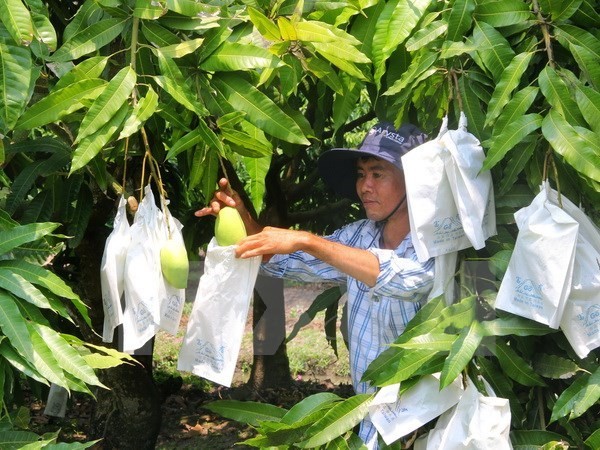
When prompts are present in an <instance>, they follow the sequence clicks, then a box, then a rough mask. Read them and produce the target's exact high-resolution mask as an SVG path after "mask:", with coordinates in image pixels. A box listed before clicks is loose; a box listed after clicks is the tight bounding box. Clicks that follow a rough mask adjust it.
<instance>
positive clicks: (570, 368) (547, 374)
mask: <svg viewBox="0 0 600 450" xmlns="http://www.w3.org/2000/svg"><path fill="white" fill-rule="evenodd" d="M533 369H534V370H535V371H536V372H537V373H539V374H540V375H541V376H543V377H544V378H553V379H563V380H564V379H566V378H571V377H572V376H574V375H575V374H576V373H577V371H579V370H580V369H579V366H578V365H577V364H576V363H575V361H573V360H572V359H568V358H564V357H562V356H558V355H549V354H547V353H542V354H538V355H537V357H536V358H535V360H534V361H533Z"/></svg>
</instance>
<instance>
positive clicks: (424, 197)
mask: <svg viewBox="0 0 600 450" xmlns="http://www.w3.org/2000/svg"><path fill="white" fill-rule="evenodd" d="M447 131H448V119H447V118H446V117H445V118H444V120H443V122H442V126H441V127H440V132H439V134H438V136H437V137H436V138H435V139H432V140H430V141H428V142H425V143H424V144H421V145H419V146H418V147H416V148H414V149H413V150H411V151H410V152H408V153H406V154H405V155H404V156H402V166H403V168H404V177H405V183H406V199H407V203H408V213H409V221H410V232H411V235H412V241H413V245H414V247H415V252H416V253H417V257H418V258H419V261H421V262H424V261H427V260H428V259H429V258H431V257H434V256H439V255H443V254H445V253H450V252H455V251H458V250H462V249H463V248H467V247H469V245H470V242H469V240H468V238H467V237H466V235H465V232H464V230H463V228H462V225H461V223H460V216H459V214H458V209H457V208H456V204H455V203H454V198H453V197H452V189H451V187H450V183H449V181H448V176H447V175H446V170H445V167H446V165H447V164H448V159H449V158H450V154H449V152H448V151H447V150H446V148H445V147H444V144H443V143H442V141H441V138H442V136H443V135H444V134H445V133H446V132H447Z"/></svg>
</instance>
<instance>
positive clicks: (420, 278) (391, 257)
mask: <svg viewBox="0 0 600 450" xmlns="http://www.w3.org/2000/svg"><path fill="white" fill-rule="evenodd" d="M369 251H370V252H371V253H373V254H374V255H375V256H376V257H377V259H378V260H379V275H378V277H377V281H376V283H375V286H374V288H373V290H374V294H375V295H377V296H385V297H394V298H399V299H402V300H407V301H419V300H422V299H423V294H425V293H427V292H429V291H430V290H431V288H432V287H433V278H434V268H435V264H434V262H435V259H434V258H431V259H429V260H427V261H426V262H424V263H421V262H419V261H418V259H417V255H416V253H415V252H414V251H412V252H406V253H405V255H404V256H399V255H398V254H397V253H396V251H394V250H384V249H378V248H371V249H369Z"/></svg>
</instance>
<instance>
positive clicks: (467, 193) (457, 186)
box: [441, 111, 497, 250]
mask: <svg viewBox="0 0 600 450" xmlns="http://www.w3.org/2000/svg"><path fill="white" fill-rule="evenodd" d="M441 141H442V143H443V144H444V147H445V148H446V149H447V150H448V152H449V153H450V156H451V157H450V158H448V159H447V164H446V166H445V169H446V175H447V176H448V182H449V184H450V188H451V189H452V196H453V197H454V202H455V204H456V207H457V209H458V214H459V216H460V222H461V224H462V227H463V230H464V232H465V235H466V236H467V237H468V238H469V242H471V244H472V246H473V248H474V249H476V250H479V249H481V248H483V247H485V241H486V239H487V238H489V237H490V236H494V235H495V234H496V232H497V231H496V205H495V202H494V185H493V182H492V174H491V172H490V171H489V170H481V169H482V167H483V161H484V160H485V154H484V152H483V148H481V144H480V143H479V140H477V138H476V137H475V136H473V135H472V134H471V133H469V132H468V131H467V118H466V116H465V114H464V113H463V112H462V111H461V113H460V119H459V122H458V129H456V130H449V131H448V132H447V133H444V135H443V136H442V137H441Z"/></svg>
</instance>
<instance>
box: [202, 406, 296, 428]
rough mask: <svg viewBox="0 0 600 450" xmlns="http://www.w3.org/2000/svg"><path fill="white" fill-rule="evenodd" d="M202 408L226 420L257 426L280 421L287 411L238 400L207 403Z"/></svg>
mask: <svg viewBox="0 0 600 450" xmlns="http://www.w3.org/2000/svg"><path fill="white" fill-rule="evenodd" d="M204 408H206V409H208V410H209V411H212V412H214V413H217V414H219V415H221V416H223V417H226V418H228V419H233V420H236V421H238V422H242V423H246V424H248V425H251V426H258V425H259V424H260V422H261V421H263V420H275V421H278V420H280V419H281V418H282V417H283V416H285V414H286V413H287V410H286V409H284V408H279V407H277V406H275V405H270V404H268V403H260V402H248V401H245V402H242V401H238V400H217V401H214V402H210V403H207V404H206V405H204Z"/></svg>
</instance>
